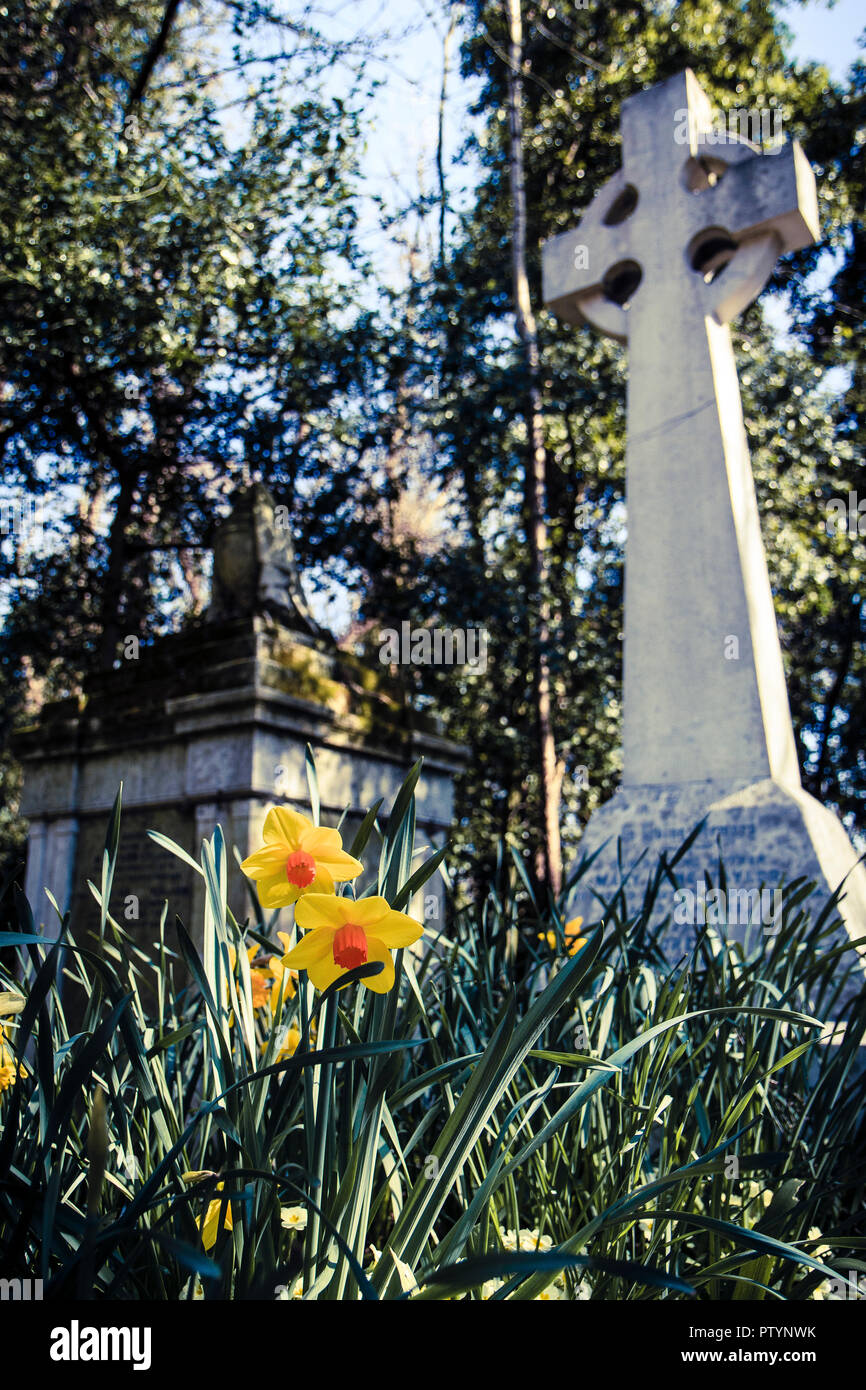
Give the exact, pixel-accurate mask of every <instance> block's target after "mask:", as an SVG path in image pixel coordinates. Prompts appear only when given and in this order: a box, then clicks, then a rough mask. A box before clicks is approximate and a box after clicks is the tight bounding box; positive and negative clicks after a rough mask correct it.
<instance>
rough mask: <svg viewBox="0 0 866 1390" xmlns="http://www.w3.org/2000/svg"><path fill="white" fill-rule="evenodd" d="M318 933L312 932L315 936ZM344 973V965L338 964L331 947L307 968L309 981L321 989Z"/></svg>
mask: <svg viewBox="0 0 866 1390" xmlns="http://www.w3.org/2000/svg"><path fill="white" fill-rule="evenodd" d="M318 934H319V933H318V932H316V933H314V935H316V936H317V935H318ZM307 940H308V941H309V940H310V938H309V937H308V938H307ZM346 973H347V972H346V969H345V966H342V965H338V964H337V962H336V961H335V960H334V953H333V950H332V949H329V951H328V953H327V955H325V956H323V958H322V959H321V960H317V961H316V962H315V964H314V965H311V966H310V970H309V975H310V981H311V983H312V984H313V985H314V986H315V987H316V989H321V990H325V989H327V988H328V986H329V985H332V984H333V983H334V981H335V980H339V978H340V976H341V975H345V974H346Z"/></svg>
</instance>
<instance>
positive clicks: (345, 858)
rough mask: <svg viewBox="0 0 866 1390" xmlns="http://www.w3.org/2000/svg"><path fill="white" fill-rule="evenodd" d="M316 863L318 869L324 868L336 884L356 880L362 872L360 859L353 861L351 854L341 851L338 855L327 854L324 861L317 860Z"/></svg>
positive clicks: (362, 867)
mask: <svg viewBox="0 0 866 1390" xmlns="http://www.w3.org/2000/svg"><path fill="white" fill-rule="evenodd" d="M316 863H317V864H318V866H319V868H320V869H321V868H322V867H323V866H324V868H326V869H327V870H328V872H329V873H330V874H331V875H333V877H334V878H335V879H336V880H337V882H338V883H348V881H349V879H352V878H357V877H358V874H362V873H363V872H364V865H363V864H362V863H361V861H360V859H353V858H352V856H351V854H345V853H344V852H343V851H342V850H341V851H340V853H339V854H329V855H327V856H326V857H325V858H324V859H319V858H317V859H316Z"/></svg>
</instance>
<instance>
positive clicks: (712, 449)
mask: <svg viewBox="0 0 866 1390" xmlns="http://www.w3.org/2000/svg"><path fill="white" fill-rule="evenodd" d="M817 236H818V213H817V201H816V195H815V180H814V176H813V174H812V170H811V168H810V166H809V163H808V161H807V160H806V157H805V155H804V154H803V151H802V150H801V148H800V146H799V145H798V144H796V143H791V144H788V145H786V146H785V147H784V148H782V149H781V150H779V151H774V152H773V153H770V154H761V153H760V151H759V150H758V149H757V147H756V146H754V145H752V144H750V143H749V142H748V141H745V140H742V139H740V138H738V137H737V136H728V135H727V134H726V133H720V132H719V131H718V129H717V128H715V127H714V123H713V115H712V110H711V107H710V104H709V101H708V100H707V97H706V95H705V94H704V92H703V91H702V90H701V88H700V87H699V85H698V82H697V80H696V78H695V76H694V74H693V73H692V72H691V71H689V70H686V71H685V72H683V73H680V74H678V75H677V76H676V77H673V78H671V79H670V80H669V81H667V82H664V83H661V84H659V85H658V86H656V87H653V88H650V89H649V90H647V91H644V92H640V93H638V94H637V95H635V96H632V97H629V98H628V99H627V100H626V101H625V102H624V103H623V108H622V168H621V170H620V171H619V172H618V173H616V174H614V176H613V177H612V178H611V179H610V181H609V182H608V183H607V184H606V186H605V187H604V188H602V189H601V190H600V192H599V193H598V194H597V195H596V197H595V198H594V200H593V202H592V203H591V204H590V206H589V208H588V210H587V212H586V214H585V216H584V218H583V220H582V221H581V223H580V225H579V226H578V228H577V230H576V231H573V232H566V233H564V234H563V235H561V236H558V237H555V238H554V239H553V240H552V241H549V242H548V243H547V244H546V245H545V247H544V253H543V276H544V301H545V304H546V305H548V307H549V308H551V309H552V310H553V311H554V312H555V313H556V314H558V315H559V316H560V317H561V318H563V319H565V320H567V321H568V322H571V323H583V322H587V323H590V324H591V325H593V327H595V328H596V329H598V330H599V331H600V332H602V333H605V334H608V335H610V336H612V337H614V338H616V339H618V340H619V341H621V342H627V343H628V348H629V382H628V412H627V425H628V435H627V446H626V466H627V482H626V498H627V511H628V540H627V545H626V581H625V652H624V692H623V705H624V708H623V719H624V728H623V785H624V786H630V785H631V786H635V785H649V784H656V785H657V784H659V783H683V782H696V781H697V782H711V783H714V784H721V785H725V786H732V785H735V784H739V785H742V784H744V783H753V782H757V781H760V780H761V779H762V778H768V777H769V778H773V779H774V780H775V781H776V782H780V783H782V784H786V785H788V786H790V787H799V785H800V777H799V771H798V766H797V756H796V750H795V745H794V736H793V731H792V728H791V717H790V711H789V707H788V697H787V692H786V688H785V679H784V672H783V667H782V656H781V650H780V646H779V639H778V632H777V628H776V620H775V615H774V612H773V602H772V596H771V592H770V584H769V578H768V574H767V566H766V560H765V557H764V549H763V545H762V542H761V529H760V523H759V519H758V508H757V503H756V499H755V489H754V482H753V478H752V472H751V466H750V463H749V452H748V446H747V443H746V435H745V429H744V426H743V417H742V407H741V403H740V392H739V384H738V381H737V372H736V366H735V362H734V355H733V350H732V347H731V340H730V334H729V331H728V328H727V326H726V325H727V324H728V322H729V321H730V320H731V319H732V318H733V317H734V316H735V315H736V314H738V313H740V312H741V311H742V310H743V309H744V308H745V307H746V306H747V305H748V304H749V303H751V301H752V300H753V299H754V298H755V297H756V295H757V294H759V292H760V291H761V289H762V288H763V286H764V285H765V284H766V282H767V280H768V278H769V276H770V274H771V272H772V270H773V267H774V265H775V263H776V260H777V259H778V257H779V256H780V255H783V254H785V253H786V252H789V251H795V250H798V249H799V248H801V247H804V246H808V245H809V244H810V243H811V242H813V241H814V240H815V239H816V238H817Z"/></svg>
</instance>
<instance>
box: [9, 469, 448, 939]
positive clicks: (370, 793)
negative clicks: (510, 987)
mask: <svg viewBox="0 0 866 1390" xmlns="http://www.w3.org/2000/svg"><path fill="white" fill-rule="evenodd" d="M308 743H309V744H311V745H312V747H313V750H314V752H315V756H316V766H317V770H318V777H319V786H320V792H321V800H322V820H323V823H325V824H328V825H336V824H337V821H338V819H339V817H340V815H341V814H342V812H343V811H344V810H346V809H348V810H349V813H350V815H349V819H348V822H347V825H348V828H347V829H346V830H345V832H344V834H345V836H346V837H347V838H348V840H349V841H350V840H351V836H352V834H353V832H354V829H356V828H357V826H358V824H359V822H360V819H361V817H362V816H363V814H364V813H365V812H366V810H367V809H368V808H369V807H370V806H371V805H372V804H373V803H374V802H376V801H378V800H379V798H380V797H381V798H383V799H384V805H383V807H382V812H381V813H380V814H381V815H382V816H384V815H385V814H386V813H387V811H388V809H389V808H390V805H391V803H392V802H393V799H394V797H395V795H396V793H397V791H398V790H399V787H400V785H401V783H402V781H403V779H404V777H405V775H406V773H407V771H408V769H409V768H410V767H411V766H412V764H413V763H414V762H415V761H416V759H417V758H419V757H421V756H423V758H424V769H423V773H422V777H421V781H420V783H419V788H418V797H417V818H418V819H417V824H418V842H419V843H420V844H426V845H428V846H434V845H437V846H438V845H440V844H442V843H443V842H444V840H445V839H446V838H447V834H448V831H449V828H450V826H451V822H452V812H453V778H454V775H455V773H456V772H458V771H459V769H460V768H461V766H462V765H463V763H464V761H465V757H466V751H465V750H464V749H463V748H461V747H458V746H457V745H455V744H454V743H452V742H450V741H448V740H447V739H445V738H444V737H443V736H442V734H441V731H440V729H439V727H438V725H437V722H436V721H435V719H434V718H432V717H430V716H429V715H428V716H423V715H420V714H419V713H418V712H417V711H413V710H411V709H409V708H408V707H407V706H406V704H405V703H404V702H403V700H402V698H401V696H400V692H399V690H398V688H397V687H396V686H395V685H394V684H393V683H390V682H389V681H388V679H387V678H386V675H385V673H384V672H379V671H375V670H371V669H369V668H367V667H365V666H364V665H363V664H362V663H360V662H359V661H357V660H356V659H355V658H353V657H351V656H349V655H346V654H344V653H342V652H339V651H337V649H336V648H335V646H334V644H333V642H332V641H330V640H328V639H326V638H325V636H324V635H323V634H322V633H321V632H320V631H319V630H318V629H317V628H316V626H315V624H314V622H313V620H312V618H311V616H310V615H309V613H308V611H307V610H306V606H305V604H304V600H303V596H302V594H301V590H300V586H299V585H298V584H297V577H296V575H295V573H294V564H293V561H292V558H291V546H290V543H289V541H288V537H287V535H286V534H285V533H281V532H280V531H279V529H278V528H277V527H275V525H274V508H273V504H272V502H271V500H270V498H269V496H268V494H267V492H266V491H265V490H264V489H262V488H254V489H251V490H250V491H249V492H247V493H246V494H245V495H243V496H242V497H241V500H240V502H239V503H238V505H237V506H236V508H235V511H234V512H233V514H232V516H231V517H229V518H228V519H227V521H226V522H224V523H223V525H222V527H221V528H220V530H219V532H218V534H217V538H216V545H215V557H214V584H213V602H212V604H211V608H210V609H209V610H208V612H207V613H206V614H205V616H204V620H203V621H200V622H199V623H197V624H194V625H192V626H191V627H190V628H189V629H188V630H187V631H186V632H182V633H180V634H177V635H174V636H169V637H165V638H162V639H161V640H160V641H158V642H156V643H155V644H154V645H153V647H151V648H146V649H144V650H142V652H141V655H140V658H139V659H137V660H125V661H123V662H122V664H121V666H120V668H119V669H114V670H110V671H104V672H102V673H101V674H100V675H99V676H98V677H97V678H96V679H94V680H92V681H91V682H90V683H89V685H88V687H87V691H86V695H85V696H84V697H83V698H81V699H79V700H65V701H60V702H57V703H55V704H52V705H49V706H47V707H46V708H45V709H44V710H43V712H42V715H41V717H40V720H39V723H38V725H36V726H35V727H31V728H28V729H21V730H19V731H18V734H17V737H16V751H17V755H18V757H19V758H20V759H21V761H22V763H23V767H24V790H23V796H22V804H21V812H22V814H23V815H24V816H26V817H27V819H28V820H29V822H30V838H29V852H28V863H27V895H28V898H29V901H30V903H31V906H32V909H33V912H34V916H35V919H36V921H37V923H38V924H39V925H40V927H42V928H44V929H46V930H47V931H48V932H49V934H51V935H53V934H54V931H55V925H56V917H55V914H54V912H53V909H52V908H51V906H50V903H49V902H48V899H47V897H46V895H45V893H44V891H43V890H44V888H45V887H48V888H50V889H51V891H52V892H53V893H54V895H55V897H56V898H57V901H58V903H59V905H60V906H61V908H65V907H67V906H70V907H71V909H72V923H73V929H74V930H77V931H78V932H79V933H81V932H82V929H83V930H87V929H88V928H89V927H90V926H91V925H96V924H98V909H97V907H96V903H95V902H94V900H93V898H92V895H91V894H90V892H89V890H88V888H87V886H86V879H87V878H88V877H89V878H91V879H92V880H93V881H94V882H95V883H96V884H98V883H99V880H100V873H101V861H102V850H103V845H104V841H105V833H106V828H107V824H108V818H109V814H110V811H111V806H112V803H113V801H114V797H115V795H116V793H117V789H118V786H119V784H120V782H121V780H122V781H123V817H122V823H121V824H122V830H121V839H120V848H119V855H118V863H117V869H116V874H115V883H114V889H113V893H112V909H113V913H114V915H115V916H116V917H117V918H118V920H120V921H122V922H125V924H126V925H127V927H128V928H129V929H130V930H131V931H132V932H133V933H134V934H140V936H141V938H142V939H145V940H153V939H154V937H155V933H156V926H157V923H158V920H159V913H160V910H161V908H162V903H163V900H164V899H166V898H167V899H168V901H169V911H170V916H169V919H168V922H169V928H170V931H169V939H170V940H171V939H172V931H171V928H173V922H174V914H175V913H177V914H178V915H179V916H180V918H181V920H182V921H183V922H184V924H185V925H186V926H187V928H188V929H189V930H190V931H191V933H192V935H193V936H194V937H197V936H198V935H199V934H200V931H201V922H202V911H203V897H202V894H203V888H202V880H201V878H200V877H199V875H197V874H195V873H194V872H193V870H192V869H190V868H188V867H187V866H186V865H184V864H183V863H182V861H180V860H179V859H177V857H176V856H174V855H172V854H171V853H169V852H168V851H167V850H165V849H163V848H162V847H160V846H158V845H156V844H155V843H154V842H153V841H152V840H151V839H150V838H149V837H148V836H147V833H146V832H147V831H148V830H150V829H153V830H159V831H161V832H163V833H164V834H166V835H169V836H170V837H171V838H172V839H174V840H176V841H177V842H178V844H180V845H181V846H182V847H183V848H184V849H185V850H186V851H187V852H188V853H189V854H190V855H192V856H193V857H194V858H196V859H198V857H199V854H200V849H201V841H202V839H203V838H204V837H205V836H209V835H211V834H212V833H213V830H214V827H215V826H216V825H217V824H220V825H221V826H222V828H223V831H224V833H225V835H226V839H227V841H228V843H229V845H232V844H234V845H236V846H237V847H238V849H239V851H240V853H241V855H242V857H245V856H246V855H247V854H249V853H251V852H252V851H253V850H254V849H257V848H258V847H259V845H260V844H261V839H262V826H263V824H264V819H265V816H266V814H267V811H268V809H269V808H270V807H271V806H273V805H276V804H281V805H289V806H292V807H295V808H296V809H298V810H301V811H304V812H306V813H307V814H309V812H310V799H309V791H308V787H307V780H306V774H305V748H306V745H307V744H308ZM418 862H419V863H420V859H419V860H418ZM229 863H230V871H231V873H230V894H229V900H230V905H231V906H232V908H233V910H234V912H235V913H236V915H237V916H238V918H239V920H243V918H244V917H245V916H247V915H249V914H250V911H251V905H250V903H249V899H248V896H247V894H246V889H245V883H246V881H245V880H244V878H243V876H242V875H241V874H240V872H239V871H238V869H237V867H236V865H235V863H234V860H233V858H231V859H230V861H229ZM425 907H426V918H427V923H428V925H429V926H431V927H435V926H436V925H437V923H438V924H440V925H441V924H443V922H444V906H443V898H442V880H441V878H440V877H439V876H438V875H435V876H434V877H433V878H432V879H431V880H430V881H429V883H428V884H427V885H426V886H425V888H424V891H423V894H419V895H418V897H417V898H416V900H415V902H414V903H413V910H414V911H415V912H416V913H420V912H423V911H424V910H425ZM136 924H137V926H136ZM79 939H81V937H79Z"/></svg>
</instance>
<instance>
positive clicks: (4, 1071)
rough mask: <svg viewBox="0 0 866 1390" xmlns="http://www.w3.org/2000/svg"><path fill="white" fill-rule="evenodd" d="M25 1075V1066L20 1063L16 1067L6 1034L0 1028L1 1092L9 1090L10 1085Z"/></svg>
mask: <svg viewBox="0 0 866 1390" xmlns="http://www.w3.org/2000/svg"><path fill="white" fill-rule="evenodd" d="M23 1075H24V1068H23V1067H22V1066H21V1064H20V1063H19V1065H18V1066H17V1067H16V1065H15V1058H14V1057H13V1055H12V1053H11V1051H10V1050H9V1048H8V1047H7V1045H6V1034H5V1033H4V1031H3V1029H2V1028H0V1092H2V1091H7V1090H8V1089H9V1087H10V1086H14V1085H15V1082H16V1081H17V1080H18V1079H19V1078H20V1077H21V1076H23Z"/></svg>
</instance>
